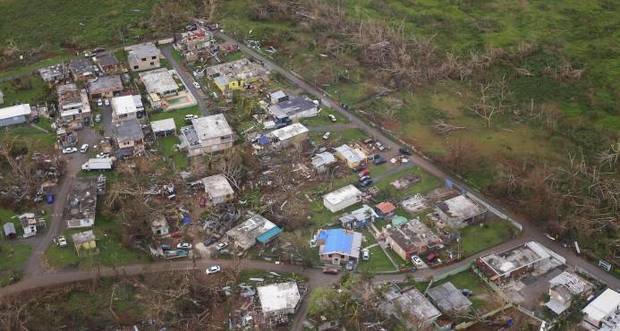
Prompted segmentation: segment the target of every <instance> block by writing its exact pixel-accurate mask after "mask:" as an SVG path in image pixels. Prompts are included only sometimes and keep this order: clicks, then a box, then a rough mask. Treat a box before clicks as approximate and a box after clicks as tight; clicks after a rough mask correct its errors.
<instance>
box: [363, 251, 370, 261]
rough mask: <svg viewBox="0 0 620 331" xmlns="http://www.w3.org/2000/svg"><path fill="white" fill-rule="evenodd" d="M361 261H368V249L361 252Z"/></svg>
mask: <svg viewBox="0 0 620 331" xmlns="http://www.w3.org/2000/svg"><path fill="white" fill-rule="evenodd" d="M362 259H363V260H364V261H368V260H370V250H368V248H366V249H364V250H362Z"/></svg>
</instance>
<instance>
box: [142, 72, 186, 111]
mask: <svg viewBox="0 0 620 331" xmlns="http://www.w3.org/2000/svg"><path fill="white" fill-rule="evenodd" d="M139 76H140V80H141V81H142V83H143V84H144V87H145V89H146V92H147V95H148V99H149V102H150V103H151V106H153V108H156V109H159V108H166V99H167V98H170V97H175V96H177V95H178V94H179V84H178V83H177V81H176V80H175V79H174V77H173V72H171V71H170V70H168V69H166V68H161V69H156V70H151V71H147V72H142V73H140V75H139Z"/></svg>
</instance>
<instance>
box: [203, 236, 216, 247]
mask: <svg viewBox="0 0 620 331" xmlns="http://www.w3.org/2000/svg"><path fill="white" fill-rule="evenodd" d="M216 242H217V239H215V238H209V239H207V240H205V241H203V244H204V245H205V246H211V245H213V244H215V243H216Z"/></svg>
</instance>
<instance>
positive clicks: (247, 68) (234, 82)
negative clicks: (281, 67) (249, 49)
mask: <svg viewBox="0 0 620 331" xmlns="http://www.w3.org/2000/svg"><path fill="white" fill-rule="evenodd" d="M205 72H206V74H207V76H208V77H209V79H212V80H213V82H214V83H215V85H216V86H217V88H218V89H219V90H220V91H221V92H222V93H228V92H230V91H233V90H241V89H244V88H246V86H247V85H248V84H251V83H252V82H255V81H257V80H261V79H267V78H268V77H269V71H268V70H267V69H266V68H265V67H263V66H262V65H261V64H259V63H256V62H253V61H250V60H248V59H245V58H244V59H239V60H236V61H232V62H227V63H222V64H218V65H214V66H211V67H208V68H207V69H206V70H205Z"/></svg>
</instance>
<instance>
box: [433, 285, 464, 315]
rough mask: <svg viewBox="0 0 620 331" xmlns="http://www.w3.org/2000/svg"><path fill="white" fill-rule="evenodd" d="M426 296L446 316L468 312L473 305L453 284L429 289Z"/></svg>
mask: <svg viewBox="0 0 620 331" xmlns="http://www.w3.org/2000/svg"><path fill="white" fill-rule="evenodd" d="M426 294H427V295H428V296H429V298H430V299H431V301H432V302H433V303H434V304H435V306H437V308H439V310H440V311H441V312H442V313H444V314H462V313H465V312H467V310H469V308H470V307H471V305H472V303H471V301H469V299H467V297H466V296H464V295H463V293H461V290H459V289H458V288H456V286H454V284H452V283H451V282H446V283H443V284H441V285H439V286H435V287H433V288H431V289H429V290H428V291H427V292H426Z"/></svg>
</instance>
